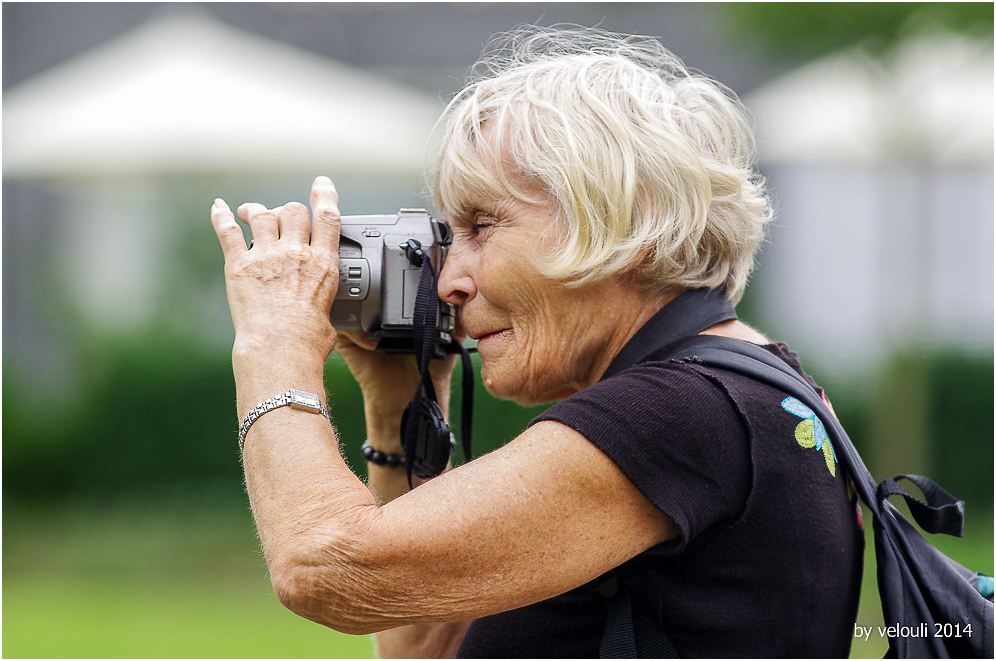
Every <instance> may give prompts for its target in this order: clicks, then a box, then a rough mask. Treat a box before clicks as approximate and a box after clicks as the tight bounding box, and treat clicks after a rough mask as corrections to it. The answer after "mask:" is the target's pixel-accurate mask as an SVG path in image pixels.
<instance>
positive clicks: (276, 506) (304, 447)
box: [233, 344, 376, 603]
mask: <svg viewBox="0 0 996 661" xmlns="http://www.w3.org/2000/svg"><path fill="white" fill-rule="evenodd" d="M233 365H234V367H235V382H236V392H237V401H238V411H239V417H240V419H241V418H242V417H244V416H245V414H246V413H247V412H248V411H249V409H251V408H252V407H253V406H255V405H256V404H258V403H260V402H262V401H263V400H265V399H268V398H270V397H273V396H275V395H279V394H281V393H284V392H286V391H287V390H288V389H289V388H297V389H299V390H305V391H308V392H313V393H316V394H318V395H319V396H320V397H321V398H322V400H323V401H324V400H325V388H324V383H323V376H322V372H323V369H322V367H323V363H322V361H321V359H320V358H319V357H316V356H307V355H301V354H296V353H294V352H290V351H277V350H270V351H263V352H261V351H259V350H258V348H257V347H246V346H244V345H238V344H237V346H236V350H235V351H234V352H233ZM243 464H244V469H245V475H246V488H247V491H248V494H249V500H250V503H251V505H252V511H253V515H254V517H255V519H256V525H257V528H258V531H259V536H260V541H261V542H262V545H263V551H264V554H265V555H266V559H267V564H268V566H269V568H270V573H271V578H272V579H273V581H274V586H275V587H278V584H279V583H280V581H281V580H282V579H283V578H284V576H285V574H286V573H288V572H291V571H292V570H293V567H294V566H295V564H307V563H308V562H309V561H310V560H311V559H312V558H311V556H312V555H313V554H314V552H315V549H314V544H315V543H316V540H318V539H326V540H328V539H335V538H336V537H337V536H338V535H340V534H345V535H356V534H359V532H360V530H361V529H362V524H363V522H364V518H363V517H364V514H365V513H369V512H370V511H371V510H374V509H376V505H375V503H374V500H373V498H372V496H371V495H370V493H369V492H368V491H367V490H366V489H365V488H364V486H363V484H362V482H360V480H359V479H357V478H356V476H355V475H353V473H352V472H351V471H350V469H349V467H348V466H347V465H346V463H345V462H344V461H343V459H342V457H341V455H340V454H339V448H338V442H337V439H336V436H335V430H334V429H333V428H332V426H331V425H330V424H329V422H328V421H327V420H326V419H325V418H324V416H320V415H314V414H311V413H307V412H302V411H296V410H292V409H290V408H289V407H283V408H279V409H274V410H273V411H270V412H268V413H266V414H264V415H263V416H261V417H260V418H259V419H258V420H257V421H256V422H255V423H254V424H253V426H252V427H251V428H250V430H249V433H248V434H247V436H246V441H245V448H244V454H243ZM332 550H333V551H334V549H332ZM285 603H286V602H285Z"/></svg>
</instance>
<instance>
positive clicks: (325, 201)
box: [310, 177, 340, 250]
mask: <svg viewBox="0 0 996 661" xmlns="http://www.w3.org/2000/svg"><path fill="white" fill-rule="evenodd" d="M310 201H311V208H312V210H313V211H314V215H315V218H314V226H313V227H312V229H311V244H312V245H314V246H323V247H327V248H329V249H335V250H338V241H339V219H340V214H339V193H338V192H336V189H335V184H333V183H332V180H331V179H329V178H328V177H316V178H315V181H314V183H312V185H311V200H310Z"/></svg>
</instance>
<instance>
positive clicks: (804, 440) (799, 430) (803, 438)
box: [795, 418, 816, 448]
mask: <svg viewBox="0 0 996 661" xmlns="http://www.w3.org/2000/svg"><path fill="white" fill-rule="evenodd" d="M795 440H797V441H798V442H799V445H801V446H802V447H804V448H815V447H816V435H815V434H814V433H813V421H812V420H810V419H808V418H807V419H805V420H803V421H802V422H800V423H799V424H798V426H797V427H796V428H795Z"/></svg>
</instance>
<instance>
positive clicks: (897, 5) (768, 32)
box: [720, 2, 993, 65]
mask: <svg viewBox="0 0 996 661" xmlns="http://www.w3.org/2000/svg"><path fill="white" fill-rule="evenodd" d="M720 7H721V10H720V11H721V13H722V15H723V16H724V17H725V20H726V24H727V31H728V33H729V35H730V38H731V39H732V40H734V41H736V42H738V43H741V44H743V45H745V46H748V45H749V46H751V47H755V48H758V49H759V50H760V51H761V52H762V53H764V54H765V55H766V56H767V57H768V58H769V59H770V60H771V61H772V62H775V63H781V64H783V65H794V64H798V63H799V62H804V61H807V60H810V59H813V58H817V57H821V56H823V55H827V54H829V53H831V52H833V51H835V50H839V49H842V48H846V47H849V46H854V45H858V44H860V45H861V46H863V47H865V48H867V49H868V50H870V51H872V52H883V51H885V50H887V49H888V48H889V47H890V46H892V45H893V44H895V43H896V42H897V41H899V40H900V39H901V38H902V37H903V36H905V35H906V34H908V33H909V32H911V31H915V30H917V29H920V28H923V27H927V26H934V27H941V28H944V29H948V30H951V31H954V32H958V33H962V34H967V35H974V36H979V37H986V36H988V37H989V38H990V39H991V38H992V35H993V3H990V2H801V3H800V2H786V3H782V2H732V3H722V4H721V5H720Z"/></svg>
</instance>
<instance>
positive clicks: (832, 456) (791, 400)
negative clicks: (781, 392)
mask: <svg viewBox="0 0 996 661" xmlns="http://www.w3.org/2000/svg"><path fill="white" fill-rule="evenodd" d="M824 401H825V400H824ZM782 408H783V409H785V410H786V411H788V412H789V413H791V414H792V415H797V416H799V417H800V418H802V422H800V423H799V424H798V425H796V428H795V440H796V442H798V443H799V445H801V446H802V447H804V448H816V449H817V450H822V452H823V458H824V459H825V460H826V462H827V468H828V469H829V470H830V474H831V475H833V476H835V477H836V475H837V453H836V452H835V451H834V449H833V445H832V444H831V443H830V436H829V435H827V430H826V427H824V426H823V423H822V422H820V419H819V418H818V417H816V414H815V413H813V409H811V408H809V407H808V406H806V405H805V404H803V403H802V402H800V401H799V400H798V399H796V398H795V397H786V398H785V399H784V400H782Z"/></svg>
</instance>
